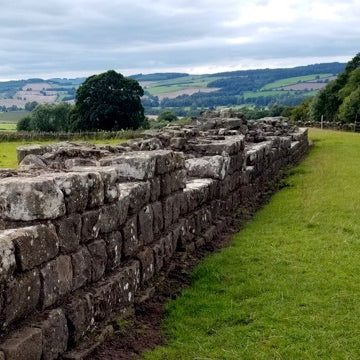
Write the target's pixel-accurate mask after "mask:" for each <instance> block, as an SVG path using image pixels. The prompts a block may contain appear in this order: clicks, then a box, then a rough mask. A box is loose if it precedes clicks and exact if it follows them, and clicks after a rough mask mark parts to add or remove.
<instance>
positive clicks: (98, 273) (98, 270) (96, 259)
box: [87, 240, 107, 281]
mask: <svg viewBox="0 0 360 360" xmlns="http://www.w3.org/2000/svg"><path fill="white" fill-rule="evenodd" d="M87 247H88V249H89V252H90V254H91V258H92V259H91V267H92V269H91V274H92V278H91V279H92V281H98V280H100V278H101V277H102V276H103V275H104V273H105V268H106V264H107V253H106V243H105V241H104V240H95V241H93V242H92V243H90V244H88V246H87Z"/></svg>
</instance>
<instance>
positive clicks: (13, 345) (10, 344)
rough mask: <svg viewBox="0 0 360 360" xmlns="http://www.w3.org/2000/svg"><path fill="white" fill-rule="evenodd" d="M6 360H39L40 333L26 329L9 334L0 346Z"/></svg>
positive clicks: (38, 330) (39, 331) (32, 329)
mask: <svg viewBox="0 0 360 360" xmlns="http://www.w3.org/2000/svg"><path fill="white" fill-rule="evenodd" d="M0 348H1V350H2V351H3V352H4V354H5V358H6V360H40V359H41V354H42V333H41V330H40V329H37V328H31V327H26V328H23V329H21V330H19V331H16V332H14V333H11V334H10V335H9V336H8V337H7V338H6V339H5V341H4V342H3V343H2V344H1V345H0Z"/></svg>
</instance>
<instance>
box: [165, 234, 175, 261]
mask: <svg viewBox="0 0 360 360" xmlns="http://www.w3.org/2000/svg"><path fill="white" fill-rule="evenodd" d="M163 241H164V260H165V262H166V263H168V262H169V261H170V259H171V258H172V256H173V255H174V253H175V251H176V244H175V242H174V239H173V232H172V231H170V232H169V233H168V234H167V235H166V236H164V237H163Z"/></svg>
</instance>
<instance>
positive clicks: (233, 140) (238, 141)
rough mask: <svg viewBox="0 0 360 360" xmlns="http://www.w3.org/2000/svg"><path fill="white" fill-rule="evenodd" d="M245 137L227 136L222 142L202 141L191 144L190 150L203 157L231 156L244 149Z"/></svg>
mask: <svg viewBox="0 0 360 360" xmlns="http://www.w3.org/2000/svg"><path fill="white" fill-rule="evenodd" d="M244 144H245V137H244V136H243V135H235V136H227V137H226V138H224V139H223V140H203V139H201V142H197V143H194V144H191V149H192V150H194V151H196V152H198V153H203V154H205V155H223V156H226V155H232V154H236V153H238V152H240V151H242V149H243V148H244Z"/></svg>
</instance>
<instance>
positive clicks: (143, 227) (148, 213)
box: [138, 205, 154, 245]
mask: <svg viewBox="0 0 360 360" xmlns="http://www.w3.org/2000/svg"><path fill="white" fill-rule="evenodd" d="M138 219H139V223H138V224H139V240H140V242H141V243H142V244H145V245H146V244H150V243H152V242H153V240H154V230H153V223H154V214H153V209H152V206H151V205H147V206H145V207H144V208H142V209H141V210H140V211H139V214H138Z"/></svg>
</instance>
